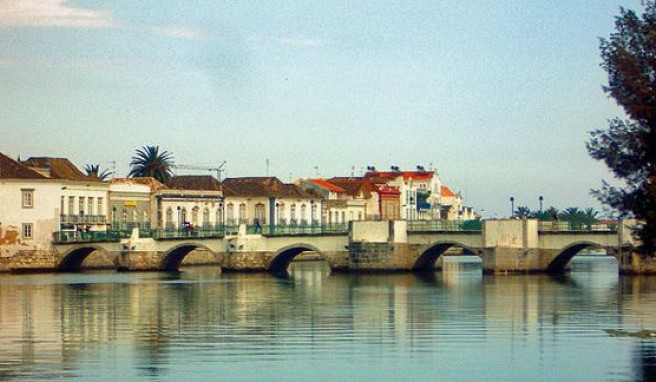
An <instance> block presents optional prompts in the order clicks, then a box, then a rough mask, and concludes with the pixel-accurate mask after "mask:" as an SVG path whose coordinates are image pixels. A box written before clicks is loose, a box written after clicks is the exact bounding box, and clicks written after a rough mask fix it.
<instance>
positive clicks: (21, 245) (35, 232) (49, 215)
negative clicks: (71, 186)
mask: <svg viewBox="0 0 656 382" xmlns="http://www.w3.org/2000/svg"><path fill="white" fill-rule="evenodd" d="M61 187H62V185H61V184H60V183H55V182H52V181H50V180H46V179H43V180H40V179H34V180H33V179H0V200H2V203H0V257H9V256H14V255H16V254H17V253H18V252H19V251H40V250H49V249H50V247H51V243H52V237H53V236H52V235H53V232H55V231H59V201H60V197H61V193H62V190H61ZM27 194H31V197H30V196H27ZM30 198H31V202H30Z"/></svg>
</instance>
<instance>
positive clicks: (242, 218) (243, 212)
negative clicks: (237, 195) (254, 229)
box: [239, 203, 246, 224]
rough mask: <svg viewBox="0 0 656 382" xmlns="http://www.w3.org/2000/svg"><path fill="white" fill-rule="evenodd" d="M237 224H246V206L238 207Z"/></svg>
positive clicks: (242, 204)
mask: <svg viewBox="0 0 656 382" xmlns="http://www.w3.org/2000/svg"><path fill="white" fill-rule="evenodd" d="M239 223H240V224H241V223H246V204H244V203H241V204H240V205H239Z"/></svg>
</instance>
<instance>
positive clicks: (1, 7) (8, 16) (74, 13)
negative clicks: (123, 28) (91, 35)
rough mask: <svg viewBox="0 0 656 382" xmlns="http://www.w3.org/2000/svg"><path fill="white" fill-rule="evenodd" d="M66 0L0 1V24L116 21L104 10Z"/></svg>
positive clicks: (89, 25) (83, 25) (75, 25)
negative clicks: (85, 6)
mask: <svg viewBox="0 0 656 382" xmlns="http://www.w3.org/2000/svg"><path fill="white" fill-rule="evenodd" d="M67 3H68V1H67V0H9V1H6V0H5V1H2V2H0V27H59V28H88V29H94V28H95V29H98V28H110V27H113V26H115V25H116V21H115V20H114V19H113V18H112V17H111V15H109V14H108V13H106V12H100V11H94V10H89V9H83V8H76V7H73V6H69V5H67Z"/></svg>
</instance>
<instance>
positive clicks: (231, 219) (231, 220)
mask: <svg viewBox="0 0 656 382" xmlns="http://www.w3.org/2000/svg"><path fill="white" fill-rule="evenodd" d="M226 208H227V211H226V215H227V217H228V224H235V206H234V205H233V204H232V203H228V205H227V206H226Z"/></svg>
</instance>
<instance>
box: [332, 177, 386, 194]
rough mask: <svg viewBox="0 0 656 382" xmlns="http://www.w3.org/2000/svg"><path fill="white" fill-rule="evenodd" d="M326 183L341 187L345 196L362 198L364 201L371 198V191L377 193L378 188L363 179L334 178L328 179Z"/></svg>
mask: <svg viewBox="0 0 656 382" xmlns="http://www.w3.org/2000/svg"><path fill="white" fill-rule="evenodd" d="M328 182H330V183H332V184H334V185H336V186H339V187H341V188H342V189H344V190H345V191H346V193H347V194H349V195H350V196H353V197H359V196H362V197H364V198H365V199H368V198H370V197H371V192H372V191H377V190H378V188H377V187H376V186H375V185H374V184H372V183H371V182H369V180H368V179H364V178H341V177H336V178H332V179H328Z"/></svg>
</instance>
